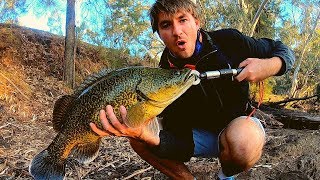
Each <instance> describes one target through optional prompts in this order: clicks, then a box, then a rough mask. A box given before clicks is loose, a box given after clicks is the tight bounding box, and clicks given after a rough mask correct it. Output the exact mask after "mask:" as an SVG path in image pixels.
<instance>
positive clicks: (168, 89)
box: [126, 68, 199, 127]
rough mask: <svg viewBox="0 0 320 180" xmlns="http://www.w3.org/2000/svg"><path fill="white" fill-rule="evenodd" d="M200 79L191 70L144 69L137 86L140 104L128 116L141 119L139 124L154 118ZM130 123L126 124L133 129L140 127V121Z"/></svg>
mask: <svg viewBox="0 0 320 180" xmlns="http://www.w3.org/2000/svg"><path fill="white" fill-rule="evenodd" d="M198 79H199V76H198V73H197V72H196V71H192V70H190V69H182V70H176V69H169V70H168V69H161V68H144V69H143V70H142V71H141V74H140V80H139V82H138V84H137V86H136V94H137V96H138V99H139V101H140V103H138V104H137V105H135V106H134V107H132V108H131V112H130V111H129V112H128V116H129V117H131V118H132V119H141V121H139V122H144V121H146V120H148V119H152V118H154V117H155V116H157V115H159V114H160V113H161V112H162V111H163V110H164V109H165V108H166V107H167V106H168V105H169V104H171V103H172V102H173V101H175V100H176V99H177V98H179V97H180V96H181V95H182V94H183V93H184V92H186V91H187V90H188V89H189V88H190V87H191V86H192V85H193V84H195V83H196V82H198ZM139 112H140V113H139ZM129 121H130V122H128V123H126V124H127V125H129V126H131V127H136V126H139V125H140V123H138V120H129Z"/></svg>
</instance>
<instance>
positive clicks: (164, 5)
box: [149, 0, 199, 32]
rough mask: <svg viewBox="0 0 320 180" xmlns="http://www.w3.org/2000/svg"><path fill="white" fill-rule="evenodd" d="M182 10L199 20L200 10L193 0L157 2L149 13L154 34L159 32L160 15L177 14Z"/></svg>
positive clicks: (159, 0) (160, 0)
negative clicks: (162, 13)
mask: <svg viewBox="0 0 320 180" xmlns="http://www.w3.org/2000/svg"><path fill="white" fill-rule="evenodd" d="M180 10H185V11H187V12H189V13H191V14H192V16H193V17H194V18H196V19H199V8H198V7H197V5H196V4H195V3H194V2H193V1H192V0H157V1H156V2H155V3H154V4H153V5H152V7H151V8H150V11H149V16H150V21H151V26H152V30H153V32H156V31H158V22H159V14H160V13H161V12H164V13H166V14H171V15H173V14H175V13H176V12H178V11H180Z"/></svg>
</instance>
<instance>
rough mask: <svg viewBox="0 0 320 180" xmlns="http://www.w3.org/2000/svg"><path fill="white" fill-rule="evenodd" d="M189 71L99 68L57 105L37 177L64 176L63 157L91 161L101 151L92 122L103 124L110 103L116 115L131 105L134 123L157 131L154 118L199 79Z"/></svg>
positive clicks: (34, 167)
mask: <svg viewBox="0 0 320 180" xmlns="http://www.w3.org/2000/svg"><path fill="white" fill-rule="evenodd" d="M196 78H197V77H196V75H194V74H193V73H192V72H191V70H189V69H184V70H165V69H160V68H149V67H129V68H123V69H118V70H114V71H111V72H108V71H101V72H100V73H98V74H95V75H93V76H91V77H89V78H88V79H87V80H86V81H85V82H84V83H83V84H82V85H80V87H79V88H78V90H76V91H75V93H74V94H72V95H66V96H63V97H61V98H60V99H58V100H57V102H56V103H55V107H54V111H53V128H54V129H55V130H56V131H57V132H58V134H57V135H56V137H55V139H54V140H53V141H52V143H51V144H50V145H49V146H48V148H47V149H45V150H43V151H42V152H40V153H39V154H38V155H37V156H36V157H35V158H34V159H33V160H32V162H31V165H30V169H29V171H30V173H31V175H32V176H33V177H34V178H35V179H63V177H64V175H65V161H66V159H67V158H68V157H69V155H70V154H72V155H73V156H72V157H73V158H75V159H77V160H78V161H80V162H90V161H92V160H93V159H94V158H95V157H96V156H97V153H98V150H99V145H100V137H99V136H98V135H97V134H95V133H94V132H93V131H92V130H91V129H90V126H89V123H90V122H95V123H96V124H97V125H98V126H99V127H100V128H102V127H101V123H100V120H99V111H100V110H101V109H102V108H105V107H106V105H112V106H113V107H114V111H115V113H116V115H117V117H120V115H119V107H120V105H124V106H125V107H126V108H127V112H128V114H127V119H126V122H124V123H126V124H127V125H128V126H130V127H137V126H147V127H148V128H149V129H150V130H152V131H154V132H153V133H158V131H159V130H158V123H157V121H154V120H153V119H154V118H155V117H156V116H157V115H158V114H160V113H161V112H162V111H163V110H164V108H166V107H167V106H168V105H169V104H170V103H172V102H173V101H174V100H175V99H177V98H178V97H179V96H181V95H182V94H183V93H184V92H185V91H186V90H187V89H188V88H189V87H190V86H191V85H192V83H193V82H194V81H195V80H196Z"/></svg>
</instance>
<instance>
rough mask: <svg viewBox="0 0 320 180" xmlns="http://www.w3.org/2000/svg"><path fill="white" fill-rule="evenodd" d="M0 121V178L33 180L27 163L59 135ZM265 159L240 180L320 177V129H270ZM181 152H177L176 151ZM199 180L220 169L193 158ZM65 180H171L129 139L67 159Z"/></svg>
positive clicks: (35, 125) (105, 142) (47, 128)
mask: <svg viewBox="0 0 320 180" xmlns="http://www.w3.org/2000/svg"><path fill="white" fill-rule="evenodd" d="M6 118H7V119H2V121H1V123H0V129H1V131H0V132H1V133H0V154H1V155H0V179H32V178H31V177H30V175H29V173H28V165H29V163H30V161H31V159H32V158H33V156H34V155H36V154H37V153H38V152H39V151H41V150H42V149H43V148H45V147H46V146H47V145H48V144H49V143H50V142H51V140H52V138H53V137H54V135H55V132H54V131H53V129H52V127H51V125H50V124H48V123H45V122H41V123H39V122H37V121H31V122H30V121H26V122H20V121H17V120H16V119H15V118H14V117H9V116H7V117H6ZM266 132H267V141H266V146H265V148H264V153H263V156H262V158H261V160H260V161H259V162H258V163H257V164H256V165H255V166H254V167H253V168H251V169H250V170H249V171H248V172H244V173H241V174H239V175H238V176H237V179H261V180H262V179H283V180H298V179H313V180H317V179H320V149H319V144H320V131H319V130H293V129H266ZM177 153H178V152H177ZM187 165H188V167H189V168H190V170H191V171H192V172H193V173H194V175H195V176H196V177H197V179H214V178H215V177H216V173H217V171H218V169H219V167H220V164H219V161H218V160H217V159H215V158H192V159H191V160H190V162H188V163H187ZM66 178H67V179H167V177H166V176H165V175H164V174H162V173H160V172H159V171H157V170H155V169H154V168H152V167H151V166H150V165H149V164H147V163H146V162H144V161H143V160H142V159H140V158H139V156H137V155H136V154H135V153H134V151H133V150H132V149H131V148H130V145H129V143H128V141H127V139H126V138H114V137H109V138H105V139H104V140H103V143H102V146H101V149H100V153H99V156H98V157H97V158H96V159H95V160H94V161H93V162H91V163H89V164H87V165H82V164H79V163H78V162H76V161H74V160H71V159H70V160H69V162H68V165H67V177H66Z"/></svg>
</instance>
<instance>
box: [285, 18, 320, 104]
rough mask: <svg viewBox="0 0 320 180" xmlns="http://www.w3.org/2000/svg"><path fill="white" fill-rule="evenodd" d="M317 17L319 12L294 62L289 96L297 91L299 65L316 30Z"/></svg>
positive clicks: (293, 95)
mask: <svg viewBox="0 0 320 180" xmlns="http://www.w3.org/2000/svg"><path fill="white" fill-rule="evenodd" d="M319 18H320V13H319V14H318V16H317V19H316V21H315V23H314V26H313V28H312V30H311V32H310V34H309V35H308V38H307V40H306V41H305V43H304V46H303V50H302V53H301V56H300V58H299V60H298V61H297V62H296V64H297V67H296V68H295V69H294V73H293V78H292V85H291V90H290V97H291V98H292V97H295V95H296V91H297V86H298V74H299V70H300V67H301V64H302V61H303V58H304V54H305V52H306V49H307V47H308V45H309V42H310V41H311V38H312V36H313V34H314V32H315V30H316V27H317V24H318V21H319Z"/></svg>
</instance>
